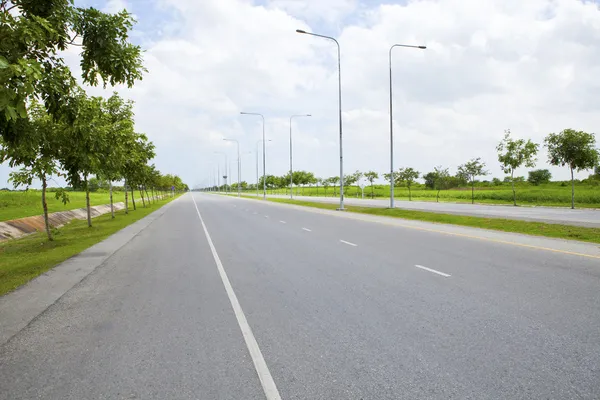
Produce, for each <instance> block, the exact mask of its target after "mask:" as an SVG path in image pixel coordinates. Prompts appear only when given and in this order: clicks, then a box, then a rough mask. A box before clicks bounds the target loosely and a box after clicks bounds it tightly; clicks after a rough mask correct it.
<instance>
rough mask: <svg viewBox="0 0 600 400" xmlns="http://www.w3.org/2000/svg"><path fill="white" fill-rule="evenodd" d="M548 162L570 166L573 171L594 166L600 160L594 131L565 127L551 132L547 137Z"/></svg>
mask: <svg viewBox="0 0 600 400" xmlns="http://www.w3.org/2000/svg"><path fill="white" fill-rule="evenodd" d="M544 142H545V145H546V148H547V149H548V162H549V163H550V164H551V165H557V166H558V165H560V166H563V167H564V166H568V167H569V168H570V169H571V170H572V171H573V170H575V171H583V170H586V169H592V168H594V167H595V166H596V165H597V164H598V161H599V154H598V150H597V149H596V148H595V145H596V138H595V137H594V134H593V133H587V132H583V131H575V130H573V129H565V130H564V131H562V132H560V133H551V134H549V135H548V136H547V137H546V139H545V141H544Z"/></svg>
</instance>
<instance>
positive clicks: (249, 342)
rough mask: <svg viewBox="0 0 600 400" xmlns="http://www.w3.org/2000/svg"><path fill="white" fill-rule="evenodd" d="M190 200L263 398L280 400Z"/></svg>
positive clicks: (197, 211) (240, 307)
mask: <svg viewBox="0 0 600 400" xmlns="http://www.w3.org/2000/svg"><path fill="white" fill-rule="evenodd" d="M192 200H193V202H194V207H195V208H196V213H197V214H198V218H199V219H200V223H201V224H202V229H203V230H204V235H205V236H206V240H207V241H208V245H209V247H210V250H211V252H212V255H213V258H214V260H215V264H217V269H218V270H219V275H220V276H221V281H222V282H223V286H225V291H226V292H227V297H229V301H230V302H231V307H232V308H233V312H234V314H235V318H236V319H237V322H238V325H239V327H240V330H241V331H242V336H243V337H244V341H245V342H246V347H247V348H248V351H249V353H250V357H251V358H252V362H253V363H254V368H255V369H256V373H257V374H258V378H259V380H260V384H261V386H262V388H263V391H264V393H265V396H266V398H267V400H281V396H280V395H279V391H278V390H277V386H276V385H275V381H274V380H273V377H272V376H271V372H270V371H269V367H268V366H267V362H266V361H265V358H264V357H263V355H262V352H261V351H260V347H258V342H257V341H256V338H255V337H254V334H253V333H252V329H251V328H250V325H249V324H248V320H247V319H246V315H245V314H244V311H243V310H242V306H241V305H240V302H239V301H238V298H237V296H236V294H235V292H234V291H233V287H232V286H231V282H230V281H229V277H228V276H227V273H226V272H225V268H224V267H223V264H222V263H221V259H220V258H219V254H218V253H217V249H216V248H215V245H214V244H213V241H212V239H211V237H210V234H209V233H208V229H207V227H206V224H205V223H204V220H203V219H202V215H201V214H200V210H199V209H198V204H196V199H194V195H193V194H192Z"/></svg>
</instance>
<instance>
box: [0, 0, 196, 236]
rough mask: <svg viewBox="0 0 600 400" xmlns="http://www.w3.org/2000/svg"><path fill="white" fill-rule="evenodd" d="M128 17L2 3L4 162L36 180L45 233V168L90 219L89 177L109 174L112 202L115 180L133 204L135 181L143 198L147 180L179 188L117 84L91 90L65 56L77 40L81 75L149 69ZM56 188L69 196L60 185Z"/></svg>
mask: <svg viewBox="0 0 600 400" xmlns="http://www.w3.org/2000/svg"><path fill="white" fill-rule="evenodd" d="M134 22H135V21H134V20H133V18H132V16H131V14H129V13H128V12H127V11H125V10H123V11H121V12H119V13H116V14H108V13H103V12H100V11H98V10H96V9H94V8H81V7H75V6H74V5H73V2H72V1H69V0H61V1H46V0H33V1H18V2H17V1H12V2H11V1H2V2H0V37H1V38H2V40H1V41H0V162H7V163H8V164H9V165H10V166H11V167H13V168H18V170H17V171H16V172H14V173H12V174H11V180H12V181H13V183H14V184H15V185H16V186H19V185H25V186H29V185H31V184H32V182H33V181H34V180H35V179H38V180H39V181H40V182H41V184H42V208H43V211H44V220H45V222H46V233H47V235H48V238H49V239H50V240H52V234H51V230H50V226H49V223H48V209H47V202H46V193H47V187H48V180H49V178H50V177H51V176H61V177H63V178H65V179H66V180H67V182H68V183H69V185H70V186H71V187H77V188H81V189H82V190H84V191H85V192H86V199H87V201H86V203H87V219H88V225H89V226H91V225H92V221H91V212H90V201H89V191H90V179H91V178H92V177H96V178H98V179H101V180H105V181H107V182H109V185H110V188H111V196H110V198H111V200H110V201H111V207H112V182H115V181H122V180H123V181H124V182H125V187H128V188H130V190H131V196H132V202H133V204H134V208H135V200H134V199H133V189H134V188H138V189H140V191H141V192H142V191H146V194H147V198H149V196H148V192H147V191H148V189H150V190H151V191H153V190H159V189H160V190H164V189H166V187H165V186H166V185H167V184H168V183H171V184H172V185H171V186H175V185H178V186H179V187H177V189H178V190H184V189H185V187H184V185H183V183H182V182H181V179H179V178H177V179H175V178H174V177H172V176H171V179H170V182H167V181H168V180H169V178H165V176H163V175H162V174H161V173H160V172H159V171H158V170H156V168H155V167H154V166H153V165H150V164H149V162H150V161H151V160H152V159H153V157H154V145H153V144H152V143H151V142H150V141H149V140H148V138H147V137H146V135H144V134H143V133H138V132H136V131H135V126H134V119H133V118H134V114H133V103H132V102H131V101H125V100H123V99H122V98H121V97H120V96H119V95H118V94H117V93H114V94H113V95H112V96H111V97H109V98H103V97H98V96H96V97H91V96H88V95H87V94H86V92H85V91H84V90H83V89H82V88H81V87H80V86H79V84H78V83H77V81H76V79H75V78H74V77H73V75H72V73H71V70H70V68H69V67H68V66H67V65H66V63H65V61H64V59H63V57H62V51H64V50H66V49H67V48H68V47H70V46H77V47H80V48H81V49H82V51H81V54H80V55H81V60H80V66H81V69H82V76H81V79H82V81H83V83H85V84H88V85H94V86H95V85H97V84H98V83H99V81H101V82H102V83H103V84H104V85H105V86H106V84H111V85H117V84H126V85H127V86H129V87H131V86H133V84H134V82H135V81H136V80H138V79H141V78H142V75H143V73H144V72H145V69H144V67H143V65H142V57H141V49H140V47H139V46H135V45H133V44H131V43H129V41H128V32H129V30H130V29H131V27H132V26H133V23H134ZM126 193H127V192H126ZM56 196H57V198H61V199H62V200H63V202H67V201H68V193H67V192H66V191H64V190H59V191H57V192H56ZM142 198H143V195H142ZM127 200H128V199H127V195H126V203H127V204H128V201H127ZM143 201H144V200H143ZM144 202H145V201H144ZM113 217H114V213H113Z"/></svg>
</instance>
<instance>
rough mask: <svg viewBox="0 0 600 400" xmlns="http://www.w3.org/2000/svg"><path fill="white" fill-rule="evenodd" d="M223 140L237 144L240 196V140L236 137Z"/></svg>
mask: <svg viewBox="0 0 600 400" xmlns="http://www.w3.org/2000/svg"><path fill="white" fill-rule="evenodd" d="M223 140H225V141H227V142H235V144H237V154H238V156H237V176H238V179H237V180H238V183H237V189H238V197H240V195H241V194H240V142H238V141H237V140H236V139H227V138H224V139H223Z"/></svg>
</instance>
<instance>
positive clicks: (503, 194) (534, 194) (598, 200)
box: [269, 182, 600, 208]
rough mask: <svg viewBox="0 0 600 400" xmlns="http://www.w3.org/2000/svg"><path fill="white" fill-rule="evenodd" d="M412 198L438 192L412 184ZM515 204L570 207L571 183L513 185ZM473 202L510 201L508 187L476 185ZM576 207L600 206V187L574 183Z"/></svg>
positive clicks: (450, 194)
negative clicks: (563, 184) (514, 188)
mask: <svg viewBox="0 0 600 400" xmlns="http://www.w3.org/2000/svg"><path fill="white" fill-rule="evenodd" d="M411 192H412V199H413V200H419V201H436V195H437V191H435V190H431V189H427V188H425V187H422V186H421V187H414V188H412V189H411ZM269 193H270V194H281V195H286V194H288V193H289V192H288V190H287V189H275V190H273V191H271V190H269ZM364 193H365V198H371V187H370V186H366V187H365V191H364ZM389 193H390V187H389V186H388V185H374V187H373V194H374V197H375V198H386V197H389ZM516 193H517V204H519V205H527V206H535V205H537V206H542V205H543V206H553V207H554V206H555V207H570V206H571V186H570V184H568V185H565V186H562V183H560V182H553V183H548V184H544V185H540V186H532V185H529V184H527V183H525V184H519V186H517V188H516ZM294 194H297V195H299V196H327V197H335V196H339V192H338V191H337V190H336V191H335V194H334V190H333V188H332V187H329V188H328V189H327V191H325V190H324V188H323V187H319V188H318V189H317V188H316V187H305V188H298V189H296V188H295V189H294ZM344 194H345V196H346V197H352V198H356V197H357V195H358V197H359V198H360V197H361V190H360V188H358V187H356V186H352V187H345V188H344ZM394 197H395V198H396V199H398V200H408V189H407V188H406V187H396V188H394ZM474 197H475V202H476V203H484V204H512V202H513V193H512V189H511V187H510V186H491V187H482V186H480V187H475V196H474ZM440 201H445V202H456V203H470V202H471V188H461V189H451V190H442V191H441V192H440ZM575 206H576V207H582V208H583V207H585V208H600V186H594V185H590V184H583V183H577V184H576V185H575Z"/></svg>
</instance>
